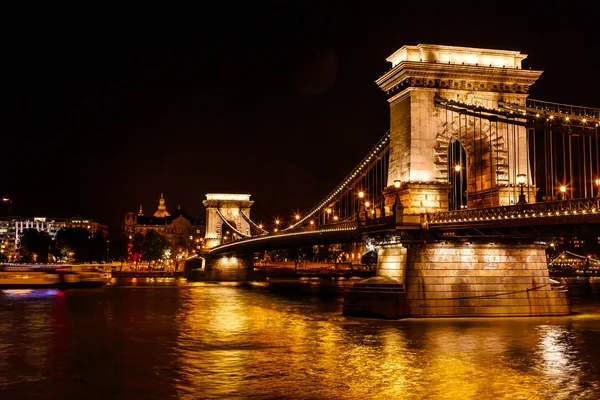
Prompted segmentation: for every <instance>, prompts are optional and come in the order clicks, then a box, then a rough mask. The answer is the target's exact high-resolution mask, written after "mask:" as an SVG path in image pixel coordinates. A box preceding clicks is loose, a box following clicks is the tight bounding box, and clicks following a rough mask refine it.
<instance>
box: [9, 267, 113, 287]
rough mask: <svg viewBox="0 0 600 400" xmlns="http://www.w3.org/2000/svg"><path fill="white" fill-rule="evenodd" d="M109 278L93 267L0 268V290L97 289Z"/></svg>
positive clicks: (108, 273)
mask: <svg viewBox="0 0 600 400" xmlns="http://www.w3.org/2000/svg"><path fill="white" fill-rule="evenodd" d="M110 278H111V274H110V272H106V271H104V270H102V269H98V268H96V267H95V266H92V267H89V266H88V267H86V266H80V265H60V266H15V265H4V266H0V289H35V288H79V287H99V286H103V285H105V284H106V283H107V282H108V281H109V280H110Z"/></svg>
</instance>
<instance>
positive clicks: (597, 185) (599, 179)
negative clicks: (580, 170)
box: [596, 178, 600, 197]
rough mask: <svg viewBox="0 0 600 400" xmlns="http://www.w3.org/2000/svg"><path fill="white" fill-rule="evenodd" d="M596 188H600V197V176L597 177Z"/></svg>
mask: <svg viewBox="0 0 600 400" xmlns="http://www.w3.org/2000/svg"><path fill="white" fill-rule="evenodd" d="M596 188H597V189H598V194H597V196H598V197H600V178H598V179H596Z"/></svg>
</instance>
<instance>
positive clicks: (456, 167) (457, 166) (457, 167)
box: [454, 164, 462, 172]
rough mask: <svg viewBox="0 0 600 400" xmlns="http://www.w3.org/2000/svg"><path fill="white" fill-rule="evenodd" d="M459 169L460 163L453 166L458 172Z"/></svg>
mask: <svg viewBox="0 0 600 400" xmlns="http://www.w3.org/2000/svg"><path fill="white" fill-rule="evenodd" d="M461 169H462V167H461V166H460V164H457V165H455V166H454V170H455V171H456V172H460V170H461Z"/></svg>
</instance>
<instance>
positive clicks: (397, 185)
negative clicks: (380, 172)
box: [394, 179, 401, 189]
mask: <svg viewBox="0 0 600 400" xmlns="http://www.w3.org/2000/svg"><path fill="white" fill-rule="evenodd" d="M400 183H401V182H400V181H399V180H398V179H396V180H395V181H394V187H395V188H396V189H400Z"/></svg>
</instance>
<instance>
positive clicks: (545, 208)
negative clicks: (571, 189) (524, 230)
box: [427, 197, 600, 225]
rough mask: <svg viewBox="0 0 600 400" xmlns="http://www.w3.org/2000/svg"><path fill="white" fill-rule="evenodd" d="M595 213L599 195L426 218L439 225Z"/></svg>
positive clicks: (449, 213)
mask: <svg viewBox="0 0 600 400" xmlns="http://www.w3.org/2000/svg"><path fill="white" fill-rule="evenodd" d="M597 213H600V197H593V198H587V199H573V200H558V201H549V202H543V203H531V204H520V205H512V206H500V207H490V208H479V209H472V210H468V209H467V210H459V211H448V212H439V213H433V214H428V218H427V220H428V222H429V224H430V225H432V224H436V225H441V224H454V223H469V222H474V221H484V220H501V219H509V218H544V217H557V216H566V215H578V214H597Z"/></svg>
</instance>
